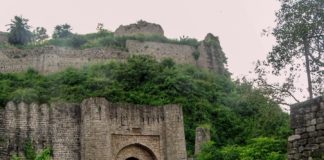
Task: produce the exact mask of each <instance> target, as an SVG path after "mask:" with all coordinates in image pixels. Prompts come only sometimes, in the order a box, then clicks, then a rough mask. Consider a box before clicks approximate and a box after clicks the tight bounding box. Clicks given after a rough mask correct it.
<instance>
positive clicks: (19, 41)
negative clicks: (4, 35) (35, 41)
mask: <svg viewBox="0 0 324 160" xmlns="http://www.w3.org/2000/svg"><path fill="white" fill-rule="evenodd" d="M27 23H28V19H25V18H23V17H22V16H15V17H14V19H13V20H11V24H8V25H7V26H9V29H8V31H9V35H8V40H9V43H10V44H13V45H25V44H27V43H29V42H30V41H31V40H32V33H31V32H30V30H29V29H30V26H29V25H28V24H27Z"/></svg>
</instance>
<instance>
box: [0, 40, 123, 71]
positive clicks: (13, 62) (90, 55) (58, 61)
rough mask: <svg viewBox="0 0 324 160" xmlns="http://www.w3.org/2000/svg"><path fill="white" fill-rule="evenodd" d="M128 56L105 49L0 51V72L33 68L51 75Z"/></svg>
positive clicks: (49, 48)
mask: <svg viewBox="0 0 324 160" xmlns="http://www.w3.org/2000/svg"><path fill="white" fill-rule="evenodd" d="M128 56H129V54H128V53H127V52H123V51H120V50H116V49H112V48H105V49H97V48H92V49H84V50H76V49H68V48H60V47H54V46H49V47H43V48H36V49H29V50H20V49H14V50H13V49H7V50H0V72H21V71H26V70H27V69H29V68H33V69H35V70H37V71H39V72H40V73H53V72H57V71H61V70H64V69H66V68H68V67H75V68H80V67H81V66H84V65H86V64H91V63H98V62H103V61H106V60H113V59H114V60H123V59H125V58H127V57H128Z"/></svg>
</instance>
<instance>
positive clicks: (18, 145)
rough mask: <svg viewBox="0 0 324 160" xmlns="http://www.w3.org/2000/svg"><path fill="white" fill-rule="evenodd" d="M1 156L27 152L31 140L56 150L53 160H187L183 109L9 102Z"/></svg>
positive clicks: (1, 120)
mask: <svg viewBox="0 0 324 160" xmlns="http://www.w3.org/2000/svg"><path fill="white" fill-rule="evenodd" d="M0 127H1V128H0V137H1V138H3V140H2V141H0V159H3V160H8V159H9V158H10V157H11V156H12V155H14V154H17V153H18V154H19V155H21V156H22V155H23V149H24V148H23V146H24V144H25V143H26V141H27V140H29V139H30V140H31V141H32V143H33V144H34V145H35V146H36V149H37V150H40V149H43V148H44V147H50V148H52V149H53V159H54V160H80V159H81V160H90V159H95V160H107V159H109V160H125V159H127V158H130V157H135V158H136V157H137V158H140V159H142V160H185V159H186V156H187V153H186V145H185V137H184V127H183V115H182V110H181V107H179V106H176V105H167V106H161V107H151V106H143V105H130V104H118V103H110V102H108V101H107V100H105V99H104V98H90V99H86V100H84V101H83V102H82V104H71V103H53V104H50V105H46V104H43V105H38V104H36V103H32V104H26V103H19V104H15V103H13V102H9V103H8V104H7V106H6V107H5V109H3V110H0Z"/></svg>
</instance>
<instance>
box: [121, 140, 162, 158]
mask: <svg viewBox="0 0 324 160" xmlns="http://www.w3.org/2000/svg"><path fill="white" fill-rule="evenodd" d="M116 160H157V158H156V156H155V155H154V153H153V152H152V150H150V149H149V148H147V147H145V146H143V145H140V144H131V145H128V146H126V147H124V148H123V149H121V150H120V151H119V152H118V154H117V157H116Z"/></svg>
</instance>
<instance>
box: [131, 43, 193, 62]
mask: <svg viewBox="0 0 324 160" xmlns="http://www.w3.org/2000/svg"><path fill="white" fill-rule="evenodd" d="M126 48H128V51H129V53H130V54H135V55H136V54H137V55H138V54H145V55H152V56H153V57H155V58H156V59H157V60H162V59H165V58H172V59H173V60H174V61H175V62H176V63H179V64H194V65H195V63H196V61H195V59H194V58H193V55H192V54H193V52H194V51H195V49H194V48H193V47H191V46H187V45H178V44H170V43H159V42H140V41H135V40H127V41H126Z"/></svg>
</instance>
